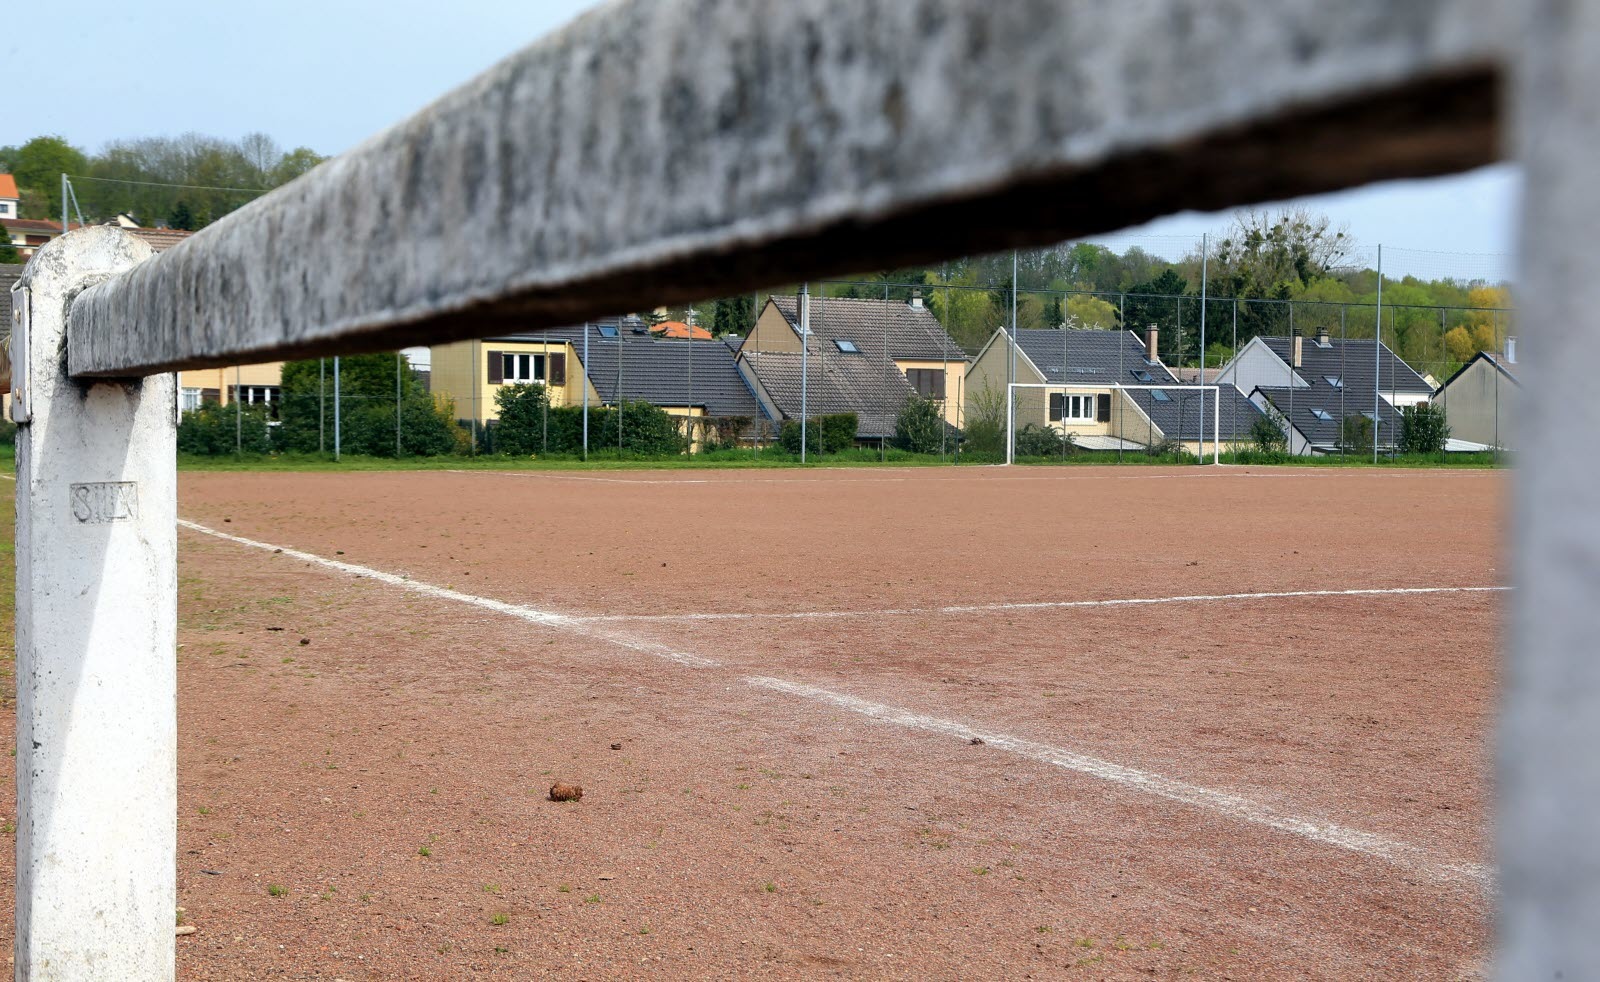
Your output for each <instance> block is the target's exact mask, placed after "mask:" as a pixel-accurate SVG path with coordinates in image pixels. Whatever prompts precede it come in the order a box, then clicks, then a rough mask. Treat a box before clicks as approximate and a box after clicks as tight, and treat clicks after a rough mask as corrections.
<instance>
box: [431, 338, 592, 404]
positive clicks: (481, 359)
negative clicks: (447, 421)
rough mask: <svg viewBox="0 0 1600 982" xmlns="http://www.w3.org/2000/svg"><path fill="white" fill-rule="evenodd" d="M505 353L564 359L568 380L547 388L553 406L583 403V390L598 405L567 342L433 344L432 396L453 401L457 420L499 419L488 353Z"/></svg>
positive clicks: (575, 352)
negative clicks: (563, 355)
mask: <svg viewBox="0 0 1600 982" xmlns="http://www.w3.org/2000/svg"><path fill="white" fill-rule="evenodd" d="M491 351H500V352H504V353H506V354H519V355H520V354H532V355H552V354H565V355H566V356H567V381H566V384H565V385H558V386H553V387H551V389H550V404H551V405H552V406H575V405H578V404H580V403H582V402H583V388H582V386H587V387H588V389H589V402H590V404H591V405H596V406H597V405H599V404H600V394H599V393H598V392H596V391H595V389H594V386H593V385H590V384H589V379H588V376H587V375H586V374H585V373H584V371H583V363H582V362H581V361H580V360H579V358H578V352H577V351H576V350H575V347H574V346H573V345H572V344H569V343H568V342H566V341H457V342H455V343H453V344H440V345H434V346H433V347H432V348H431V349H430V352H431V355H430V357H431V360H432V363H433V374H432V376H431V379H430V385H431V387H432V390H433V393H434V395H435V396H444V397H447V398H450V399H453V400H455V404H456V411H455V418H456V419H474V418H476V419H477V420H478V422H480V423H484V422H488V421H490V420H498V419H499V418H500V414H499V412H498V411H497V410H496V408H495V401H494V396H495V393H496V392H498V391H499V390H500V388H501V385H502V383H498V382H490V381H489V352H491Z"/></svg>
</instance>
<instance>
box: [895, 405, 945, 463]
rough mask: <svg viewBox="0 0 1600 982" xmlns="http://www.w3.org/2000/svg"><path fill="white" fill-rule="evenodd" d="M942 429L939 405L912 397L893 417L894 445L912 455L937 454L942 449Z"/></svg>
mask: <svg viewBox="0 0 1600 982" xmlns="http://www.w3.org/2000/svg"><path fill="white" fill-rule="evenodd" d="M944 428H945V423H944V418H943V417H942V416H941V415H940V414H939V404H938V403H936V402H934V401H933V400H932V399H923V398H922V397H920V396H912V397H911V398H910V399H907V400H906V403H905V405H903V406H901V407H900V412H899V414H898V415H897V416H895V420H894V443H895V446H897V447H900V448H901V449H903V450H909V451H911V452H912V453H937V452H938V451H939V450H941V449H943V447H944Z"/></svg>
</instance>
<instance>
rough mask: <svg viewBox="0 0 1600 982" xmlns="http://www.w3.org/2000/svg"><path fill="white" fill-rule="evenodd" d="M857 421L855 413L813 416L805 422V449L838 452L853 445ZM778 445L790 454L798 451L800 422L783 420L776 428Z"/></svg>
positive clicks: (857, 426) (818, 451) (813, 451)
mask: <svg viewBox="0 0 1600 982" xmlns="http://www.w3.org/2000/svg"><path fill="white" fill-rule="evenodd" d="M858 428H859V423H858V421H857V419H856V414H855V413H832V414H830V415H827V416H813V417H811V420H810V421H809V422H808V423H807V424H806V450H807V451H808V452H810V453H840V452H841V451H845V450H849V449H850V448H851V447H853V446H855V443H856V430H857V429H858ZM778 445H779V446H781V447H783V449H784V450H786V451H788V452H789V453H792V454H798V453H799V452H800V423H799V421H798V420H793V419H789V420H784V423H783V426H782V428H780V429H779V430H778Z"/></svg>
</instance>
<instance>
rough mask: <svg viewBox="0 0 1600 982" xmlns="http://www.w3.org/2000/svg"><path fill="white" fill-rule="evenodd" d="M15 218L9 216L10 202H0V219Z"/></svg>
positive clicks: (11, 215)
mask: <svg viewBox="0 0 1600 982" xmlns="http://www.w3.org/2000/svg"><path fill="white" fill-rule="evenodd" d="M15 217H17V216H15V215H13V214H11V202H9V201H0V218H15Z"/></svg>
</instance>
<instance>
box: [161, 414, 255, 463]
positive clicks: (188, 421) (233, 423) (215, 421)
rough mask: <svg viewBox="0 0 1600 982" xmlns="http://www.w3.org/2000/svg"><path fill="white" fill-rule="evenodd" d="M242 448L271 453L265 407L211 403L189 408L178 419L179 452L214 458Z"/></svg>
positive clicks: (252, 451) (251, 451)
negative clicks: (197, 407) (237, 406)
mask: <svg viewBox="0 0 1600 982" xmlns="http://www.w3.org/2000/svg"><path fill="white" fill-rule="evenodd" d="M240 408H242V410H243V411H242V412H241V411H240ZM240 449H242V450H243V451H244V452H245V453H252V454H262V453H270V452H272V450H273V441H272V433H271V427H269V426H267V410H266V407H265V406H260V405H256V406H244V407H239V408H236V407H234V406H223V405H220V404H218V403H214V402H211V403H206V404H205V405H203V406H201V407H200V408H199V409H191V410H189V411H188V412H186V413H184V414H183V417H182V418H181V419H179V420H178V452H179V453H187V454H197V455H199V456H204V457H215V456H219V455H221V454H232V453H234V452H236V451H237V450H240Z"/></svg>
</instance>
